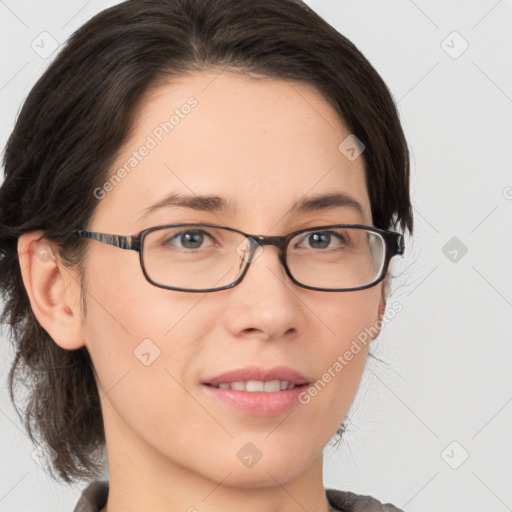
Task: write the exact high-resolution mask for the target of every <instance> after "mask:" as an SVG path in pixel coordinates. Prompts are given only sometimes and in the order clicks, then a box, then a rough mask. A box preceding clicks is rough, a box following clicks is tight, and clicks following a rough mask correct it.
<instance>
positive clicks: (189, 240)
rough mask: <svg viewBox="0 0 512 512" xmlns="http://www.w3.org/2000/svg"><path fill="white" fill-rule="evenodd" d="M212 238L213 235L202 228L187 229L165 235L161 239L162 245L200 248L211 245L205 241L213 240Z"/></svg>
mask: <svg viewBox="0 0 512 512" xmlns="http://www.w3.org/2000/svg"><path fill="white" fill-rule="evenodd" d="M213 240H214V239H213V237H212V236H211V235H210V234H209V233H208V232H207V231H205V230H203V229H193V230H190V229H189V230H187V231H181V232H179V233H175V234H173V235H172V236H168V237H166V238H165V240H163V245H175V246H177V247H179V248H180V249H201V248H203V247H208V246H209V245H213V244H212V243H210V244H206V242H208V241H210V242H213Z"/></svg>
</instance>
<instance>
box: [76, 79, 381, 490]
mask: <svg viewBox="0 0 512 512" xmlns="http://www.w3.org/2000/svg"><path fill="white" fill-rule="evenodd" d="M191 97H193V98H195V100H192V101H190V100H189V98H191ZM187 100H189V101H187ZM187 104H188V105H189V107H184V105H187ZM175 111H176V112H175ZM173 114H174V115H175V117H174V118H173V119H172V121H171V122H169V119H170V117H171V115H173ZM166 123H167V124H166ZM348 135H349V133H348V132H347V131H346V130H345V128H344V127H343V125H342V124H341V123H340V120H339V119H338V117H337V115H336V112H335V111H334V110H333V109H332V107H330V105H329V104H328V103H327V102H326V101H325V100H324V99H323V97H322V96H321V95H320V94H319V93H318V92H317V91H316V89H314V88H313V87H311V86H306V85H300V84H298V83H289V82H287V81H284V80H283V81H281V80H270V79H265V80H254V79H250V78H248V77H246V76H242V75H238V74H233V73H228V72H224V73H221V74H219V75H217V74H214V73H211V72H208V73H206V72H205V73H194V74H191V75H189V76H187V77H183V78H181V79H179V80H177V81H175V82H173V83H172V84H171V85H164V86H160V87H159V88H158V89H156V90H154V91H153V92H152V93H151V94H150V95H149V96H147V98H146V99H145V101H144V103H143V104H142V106H141V109H140V110H139V115H138V117H137V119H136V121H135V123H134V126H133V130H132V133H131V135H130V139H129V141H128V143H127V144H126V145H125V146H124V148H123V150H122V151H121V152H120V153H119V154H118V157H117V159H116V162H115V164H114V165H113V166H112V168H111V170H110V173H109V175H112V174H113V173H116V172H117V171H118V169H120V168H122V167H123V166H124V165H125V164H126V163H127V162H131V165H132V167H131V168H130V167H128V166H127V167H125V171H126V169H130V170H129V172H125V173H123V172H120V173H119V172H118V173H117V176H118V177H119V178H120V179H119V180H116V181H113V182H112V183H114V185H111V186H109V185H107V186H106V187H105V188H104V189H102V191H101V192H99V191H96V194H97V196H98V197H102V199H101V200H99V201H98V206H97V209H96V211H95V214H94V217H93V219H92V222H91V224H90V225H89V226H88V228H89V229H90V230H92V231H100V232H103V233H114V234H120V235H134V234H136V233H138V232H139V231H140V230H142V229H145V228H149V227H152V226H157V225H162V224H172V223H181V222H184V223H185V222H186V223H188V222H195V223H203V222H204V223H213V224H219V225H225V226H229V227H232V228H236V229H239V230H241V231H244V232H246V233H251V234H259V235H285V234H288V233H290V232H292V231H295V230H299V229H302V228H308V227H314V226H321V225H327V224H338V223H354V224H366V225H372V216H371V210H370V203H369V197H368V193H367V188H366V184H365V171H364V164H363V160H362V158H356V159H348V158H347V157H346V156H345V155H344V154H343V153H342V152H341V151H340V150H339V149H338V146H339V145H340V143H341V142H342V141H343V140H344V139H345V138H346V137H347V136H348ZM143 147H146V150H144V149H141V148H143ZM130 159H132V160H130ZM134 159H135V160H134ZM333 193H340V194H345V195H348V196H350V197H351V198H353V199H354V200H355V201H357V202H358V203H359V204H360V205H361V207H362V212H358V211H357V210H356V209H355V208H353V207H350V206H343V205H338V206H329V207H324V208H320V209H317V210H309V211H303V212H301V213H290V212H291V211H292V209H293V208H294V206H295V204H296V203H297V202H298V201H301V200H303V199H309V198H312V197H313V196H320V195H324V194H333ZM175 194H180V195H183V196H190V197H192V198H196V199H197V197H198V196H203V195H215V196H219V197H221V198H223V200H224V202H225V207H224V208H219V209H216V210H211V209H206V210H205V209H195V208H190V207H186V206H175V205H172V204H167V205H165V204H164V203H165V199H166V198H169V197H170V196H171V195H175ZM162 201H163V202H164V203H162ZM159 203H161V204H160V206H159V207H156V208H149V207H151V206H152V205H157V204H159ZM87 243H88V255H87V259H86V267H85V268H86V295H85V300H86V305H87V315H86V317H85V318H84V331H83V332H84V335H85V344H86V346H87V349H88V350H89V352H90V354H91V357H92V360H93V363H94V366H95V370H96V372H97V379H98V384H99V386H100V396H101V397H102V409H103V415H104V420H105V428H106V436H107V446H108V449H109V464H110V469H111V474H112V469H113V467H114V465H116V464H117V465H119V466H121V465H122V467H123V468H124V470H126V471H128V470H129V471H134V472H137V471H140V472H141V477H143V475H144V474H145V473H146V472H147V468H148V467H152V468H155V467H157V468H159V470H160V471H163V472H164V473H165V472H166V471H172V468H176V467H180V468H181V470H183V469H185V470H190V471H191V472H193V473H194V474H197V475H200V476H202V477H206V478H208V479H213V480H215V481H219V480H220V479H222V478H224V477H227V475H229V476H228V477H227V480H226V482H225V483H227V484H230V485H235V486H237V485H238V486H244V487H251V486H252V487H260V486H264V485H269V484H271V485H275V480H274V479H276V480H278V481H279V482H286V481H289V480H290V479H292V478H294V477H296V476H297V475H299V474H301V473H303V472H304V471H305V470H306V469H307V468H308V467H311V466H312V464H313V462H315V461H317V462H318V460H319V458H320V457H321V452H322V449H323V447H324V446H325V445H326V444H327V443H328V441H329V439H330V438H331V437H332V436H333V434H334V433H335V431H336V429H337V427H338V426H339V425H340V423H341V422H342V420H343V418H344V416H345V414H346V412H347V410H348V408H349V406H350V404H351V402H352V400H353V398H354V395H355V393H356V390H357V387H358V384H359V381H360V377H361V374H362V371H363V367H364V364H365V360H366V355H367V349H368V345H367V344H364V343H361V342H358V344H359V347H360V350H359V352H358V353H357V354H356V355H353V358H352V360H351V361H350V362H347V360H346V358H344V356H343V355H344V354H345V353H346V351H347V350H349V349H350V347H351V344H352V343H353V341H354V340H357V336H358V335H359V334H360V333H361V332H363V331H364V330H365V328H369V327H371V326H374V324H375V322H376V321H377V320H378V319H379V307H382V306H383V305H384V299H383V297H382V296H381V292H382V283H381V284H379V285H377V286H375V287H373V288H369V289H366V290H360V291H356V292H321V291H314V290H308V289H304V288H300V287H298V286H296V285H295V284H293V283H292V282H291V281H290V279H289V278H288V276H287V275H286V274H285V270H284V268H283V267H282V266H281V264H280V262H279V259H278V254H279V250H278V248H277V247H275V246H264V247H263V251H262V252H261V253H260V254H259V256H258V257H257V258H256V259H255V260H254V262H253V263H252V264H251V265H250V267H249V269H248V273H247V274H246V276H245V278H244V279H243V281H242V282H241V283H240V284H238V285H237V286H235V287H234V288H231V289H227V290H222V291H216V292H211V293H187V292H180V291H171V290H166V289H161V288H158V287H155V286H153V285H151V284H150V283H149V282H148V281H147V280H146V279H145V277H144V275H143V273H142V271H141V267H140V264H139V259H138V255H137V253H136V252H134V251H126V250H120V249H117V248H114V247H112V246H109V245H105V244H102V243H98V242H95V241H88V242H87ZM340 358H343V360H344V361H345V363H344V364H343V365H342V366H343V367H342V369H341V370H338V371H334V372H333V370H332V369H333V367H334V366H335V363H336V361H338V362H339V361H340ZM246 367H252V368H254V367H257V368H259V369H261V370H267V369H273V368H276V367H287V368H289V369H292V370H295V371H296V372H299V373H300V374H302V375H303V376H304V377H305V378H306V380H307V381H309V382H311V383H314V382H316V381H317V380H319V379H322V375H323V374H325V372H328V371H329V369H330V368H331V379H329V380H330V382H326V383H325V387H323V388H322V390H321V391H320V392H318V393H317V394H316V396H310V397H309V398H310V399H309V401H308V400H305V399H303V402H307V403H303V404H301V403H300V402H299V401H298V400H295V401H294V403H293V404H292V405H291V406H289V407H287V408H285V409H284V410H282V409H283V408H282V407H281V405H279V404H281V402H280V399H279V398H278V397H277V395H276V396H275V397H274V398H272V399H273V400H276V401H277V403H278V407H276V408H274V409H272V408H270V409H268V411H267V413H266V414H265V410H264V406H261V405H260V407H259V408H258V407H256V406H255V405H251V404H252V402H249V405H246V407H244V406H243V404H240V403H239V404H238V405H233V404H231V403H228V402H226V401H225V400H222V399H220V398H219V397H218V396H219V395H220V394H222V391H219V390H217V392H212V389H211V387H209V386H207V385H206V384H205V382H208V381H211V380H212V378H214V377H216V376H218V375H221V374H223V373H225V372H230V371H232V370H239V369H244V368H246ZM337 368H339V365H338V366H337ZM332 375H334V376H332ZM226 379H227V378H226ZM255 380H257V379H255ZM283 380H284V379H283ZM325 381H326V378H325V377H324V382H325ZM239 393H240V392H239ZM245 393H247V394H249V392H248V391H246V392H245ZM279 393H281V392H279ZM269 394H270V392H269ZM225 395H226V396H227V393H225ZM303 397H304V395H303ZM164 473H162V474H164Z"/></svg>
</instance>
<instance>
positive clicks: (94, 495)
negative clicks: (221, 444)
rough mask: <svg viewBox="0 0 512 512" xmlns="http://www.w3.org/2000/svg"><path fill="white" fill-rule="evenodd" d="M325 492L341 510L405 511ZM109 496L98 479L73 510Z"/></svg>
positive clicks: (94, 509)
mask: <svg viewBox="0 0 512 512" xmlns="http://www.w3.org/2000/svg"><path fill="white" fill-rule="evenodd" d="M325 494H326V496H327V500H328V502H329V504H330V505H331V507H332V508H334V509H335V510H338V511H340V512H403V511H402V510H401V509H399V508H397V507H395V506H394V505H391V504H390V503H386V504H383V503H381V502H380V501H378V500H376V499H375V498H372V497H371V496H363V495H362V494H354V493H353V492H349V491H338V490H336V489H326V491H325ZM107 497H108V481H106V480H96V481H94V482H92V483H91V484H89V485H88V486H87V487H86V488H85V489H84V490H83V491H82V496H81V497H80V499H79V500H78V503H77V504H76V507H75V509H74V511H73V512H100V510H101V509H102V508H103V507H104V506H105V505H106V503H107Z"/></svg>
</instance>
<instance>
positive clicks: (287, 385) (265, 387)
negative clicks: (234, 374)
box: [205, 379, 307, 393]
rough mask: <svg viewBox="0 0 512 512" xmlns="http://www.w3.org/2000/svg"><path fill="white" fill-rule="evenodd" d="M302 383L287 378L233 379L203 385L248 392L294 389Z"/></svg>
mask: <svg viewBox="0 0 512 512" xmlns="http://www.w3.org/2000/svg"><path fill="white" fill-rule="evenodd" d="M306 385H307V383H304V384H295V382H290V381H288V380H279V379H276V380H267V381H261V380H248V381H234V382H219V384H216V385H215V384H208V383H205V386H211V387H214V388H217V389H234V390H235V391H248V392H249V393H258V392H262V391H263V392H265V393H277V392H279V391H286V390H288V389H294V388H296V387H301V386H306Z"/></svg>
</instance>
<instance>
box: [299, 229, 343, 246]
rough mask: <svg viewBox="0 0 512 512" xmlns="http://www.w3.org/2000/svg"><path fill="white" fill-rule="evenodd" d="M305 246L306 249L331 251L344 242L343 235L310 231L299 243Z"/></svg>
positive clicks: (332, 232)
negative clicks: (303, 243)
mask: <svg viewBox="0 0 512 512" xmlns="http://www.w3.org/2000/svg"><path fill="white" fill-rule="evenodd" d="M302 242H305V243H306V244H307V247H306V248H307V249H332V248H334V247H336V246H339V245H342V244H343V243H344V242H345V239H344V237H343V235H341V234H340V233H335V232H334V231H312V232H309V233H307V234H306V235H304V236H303V238H302V240H301V241H300V242H299V244H298V245H300V244H301V243H302Z"/></svg>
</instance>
